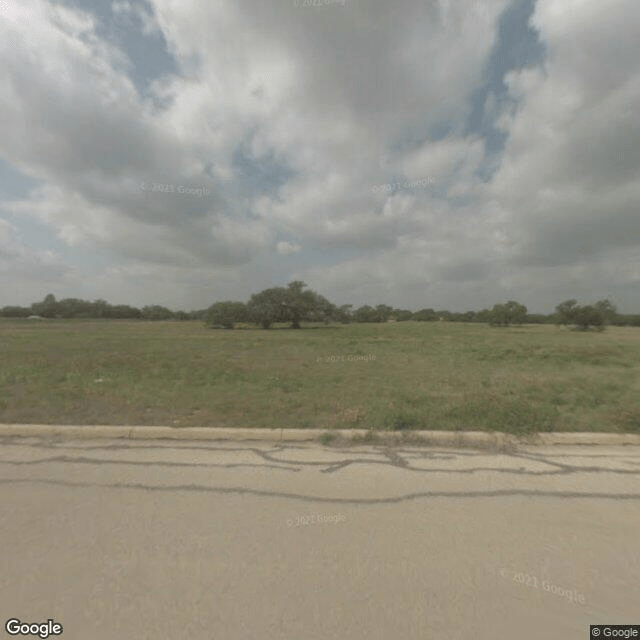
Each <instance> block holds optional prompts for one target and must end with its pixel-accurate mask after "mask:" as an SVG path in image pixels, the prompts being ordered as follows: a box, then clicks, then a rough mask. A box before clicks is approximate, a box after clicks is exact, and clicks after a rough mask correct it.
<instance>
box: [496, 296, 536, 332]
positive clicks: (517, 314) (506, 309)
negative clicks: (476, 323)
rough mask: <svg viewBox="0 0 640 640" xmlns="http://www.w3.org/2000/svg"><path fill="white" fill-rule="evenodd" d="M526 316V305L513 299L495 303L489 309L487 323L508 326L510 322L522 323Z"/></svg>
mask: <svg viewBox="0 0 640 640" xmlns="http://www.w3.org/2000/svg"><path fill="white" fill-rule="evenodd" d="M526 316H527V307H525V306H524V305H523V304H520V303H519V302H516V301H515V300H509V302H507V303H506V304H495V305H494V306H493V309H492V310H491V315H490V317H489V323H490V324H491V325H493V326H497V327H508V326H510V325H512V324H522V323H523V322H524V321H525V318H526Z"/></svg>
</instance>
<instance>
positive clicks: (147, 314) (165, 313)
mask: <svg viewBox="0 0 640 640" xmlns="http://www.w3.org/2000/svg"><path fill="white" fill-rule="evenodd" d="M142 318H143V319H144V320H171V319H172V318H173V311H171V309H167V307H163V306H161V305H159V304H154V305H148V306H146V307H143V308H142Z"/></svg>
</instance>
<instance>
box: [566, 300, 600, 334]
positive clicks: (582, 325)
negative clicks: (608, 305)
mask: <svg viewBox="0 0 640 640" xmlns="http://www.w3.org/2000/svg"><path fill="white" fill-rule="evenodd" d="M574 322H575V324H576V326H577V328H578V329H579V330H580V331H587V329H589V327H593V328H594V329H597V330H598V331H603V330H604V323H605V317H604V315H603V314H602V312H601V311H600V310H599V309H596V308H595V307H593V306H591V305H587V306H585V307H578V309H577V311H576V313H575V315H574Z"/></svg>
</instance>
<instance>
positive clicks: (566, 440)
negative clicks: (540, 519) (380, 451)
mask: <svg viewBox="0 0 640 640" xmlns="http://www.w3.org/2000/svg"><path fill="white" fill-rule="evenodd" d="M327 434H331V435H333V436H335V437H337V438H338V439H340V440H347V441H356V442H361V441H364V442H365V443H385V442H391V443H394V444H396V443H399V442H404V441H406V442H411V441H412V440H413V441H416V440H422V441H424V443H426V444H430V445H436V444H438V445H454V446H460V445H465V444H467V445H489V446H499V445H516V444H530V445H542V446H549V445H614V446H615V445H635V446H640V435H635V434H624V433H623V434H618V433H541V434H537V435H535V436H531V437H525V438H517V437H516V436H513V435H511V434H505V433H497V432H494V433H488V432H485V431H408V432H400V431H373V432H372V431H369V430H366V429H342V430H340V429H332V430H327V429H233V428H219V427H140V426H136V427H125V426H97V425H86V426H62V425H48V424H0V437H6V436H13V437H24V438H29V437H34V436H35V437H45V438H56V437H57V438H68V439H73V438H83V439H84V438H126V439H132V440H137V439H171V440H232V441H246V440H259V441H268V442H274V441H277V442H309V441H317V440H319V439H320V438H321V437H322V436H326V435H327Z"/></svg>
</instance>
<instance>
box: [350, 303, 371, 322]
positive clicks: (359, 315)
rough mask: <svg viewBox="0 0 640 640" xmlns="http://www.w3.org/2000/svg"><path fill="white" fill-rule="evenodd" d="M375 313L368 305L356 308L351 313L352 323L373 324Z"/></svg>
mask: <svg viewBox="0 0 640 640" xmlns="http://www.w3.org/2000/svg"><path fill="white" fill-rule="evenodd" d="M375 314H376V311H375V309H374V308H373V307H371V306H369V305H368V304H365V305H363V306H362V307H358V309H356V310H355V311H354V313H353V320H354V322H375V320H374V318H375Z"/></svg>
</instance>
